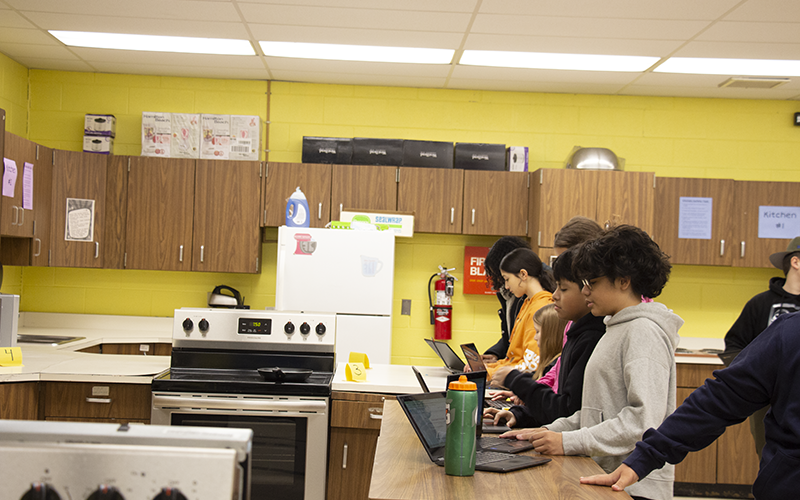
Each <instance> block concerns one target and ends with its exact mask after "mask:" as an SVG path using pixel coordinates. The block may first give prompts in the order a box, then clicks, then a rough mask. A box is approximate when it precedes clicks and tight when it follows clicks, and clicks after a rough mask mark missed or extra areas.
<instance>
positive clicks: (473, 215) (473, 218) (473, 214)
mask: <svg viewBox="0 0 800 500" xmlns="http://www.w3.org/2000/svg"><path fill="white" fill-rule="evenodd" d="M472 225H473V226H474V225H475V209H474V208H473V209H472Z"/></svg>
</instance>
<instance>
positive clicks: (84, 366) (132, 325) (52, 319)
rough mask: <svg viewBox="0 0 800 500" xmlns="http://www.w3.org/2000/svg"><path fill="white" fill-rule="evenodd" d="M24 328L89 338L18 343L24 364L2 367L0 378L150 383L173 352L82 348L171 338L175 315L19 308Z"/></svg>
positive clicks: (26, 331) (32, 332)
mask: <svg viewBox="0 0 800 500" xmlns="http://www.w3.org/2000/svg"><path fill="white" fill-rule="evenodd" d="M19 324H20V327H19V333H20V334H26V335H59V336H68V337H84V339H82V340H76V341H74V342H69V343H67V344H61V345H50V344H17V347H19V348H20V349H21V351H22V365H23V366H16V367H0V382H28V381H40V380H41V381H68V382H100V383H133V384H149V383H150V381H151V380H152V378H153V376H154V375H156V374H158V373H160V372H162V371H163V370H165V369H167V368H169V361H170V357H169V356H145V355H124V354H119V355H118V354H92V353H84V352H77V351H79V350H80V349H84V348H87V347H92V346H95V345H98V344H119V343H126V344H127V343H142V344H146V343H167V344H171V343H172V318H151V317H141V316H103V315H93V314H59V313H30V312H23V313H20V321H19Z"/></svg>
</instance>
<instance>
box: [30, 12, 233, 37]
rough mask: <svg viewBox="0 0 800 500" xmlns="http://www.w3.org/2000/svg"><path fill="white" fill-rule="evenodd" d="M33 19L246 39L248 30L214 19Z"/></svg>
mask: <svg viewBox="0 0 800 500" xmlns="http://www.w3.org/2000/svg"><path fill="white" fill-rule="evenodd" d="M27 15H28V17H30V19H31V21H33V22H34V23H36V24H37V25H38V26H39V27H41V28H42V29H45V30H68V31H95V32H107V33H137V34H142V35H174V36H197V37H208V38H233V39H240V40H241V39H246V38H248V36H247V30H246V29H245V27H244V26H243V25H242V24H240V23H223V22H212V21H179V20H174V19H161V18H157V19H149V20H147V21H146V22H145V21H143V20H141V19H136V18H130V17H112V16H90V15H78V14H51V13H44V12H31V13H29V14H27Z"/></svg>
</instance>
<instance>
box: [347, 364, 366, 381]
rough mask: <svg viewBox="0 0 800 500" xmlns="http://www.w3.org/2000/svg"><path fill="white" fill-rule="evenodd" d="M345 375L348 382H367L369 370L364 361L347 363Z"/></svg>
mask: <svg viewBox="0 0 800 500" xmlns="http://www.w3.org/2000/svg"><path fill="white" fill-rule="evenodd" d="M345 376H347V380H348V382H366V381H367V370H366V368H364V364H363V363H347V367H346V369H345Z"/></svg>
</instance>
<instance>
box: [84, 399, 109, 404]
mask: <svg viewBox="0 0 800 500" xmlns="http://www.w3.org/2000/svg"><path fill="white" fill-rule="evenodd" d="M86 402H87V403H102V404H106V405H107V404H111V398H86Z"/></svg>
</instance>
